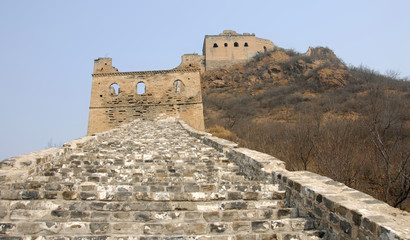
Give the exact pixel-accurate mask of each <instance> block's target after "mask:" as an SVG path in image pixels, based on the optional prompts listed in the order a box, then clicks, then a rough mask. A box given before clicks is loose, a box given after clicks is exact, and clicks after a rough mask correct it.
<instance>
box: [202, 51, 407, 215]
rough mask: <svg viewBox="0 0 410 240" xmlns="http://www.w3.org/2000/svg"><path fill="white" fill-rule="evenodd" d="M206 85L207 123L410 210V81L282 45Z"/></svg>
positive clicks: (290, 163)
mask: <svg viewBox="0 0 410 240" xmlns="http://www.w3.org/2000/svg"><path fill="white" fill-rule="evenodd" d="M202 82H203V83H202V85H203V86H202V91H203V102H204V111H205V121H206V125H207V126H208V127H212V126H215V125H221V126H223V127H224V128H227V129H228V130H230V131H231V132H233V133H234V134H235V135H236V136H237V137H238V141H239V143H240V144H241V145H242V146H244V147H249V148H252V149H256V150H259V151H263V152H266V153H269V154H271V155H274V156H276V157H278V158H280V159H282V160H283V161H285V162H286V163H287V167H288V168H289V169H290V170H309V171H313V172H316V173H319V174H322V175H326V176H328V177H331V178H332V179H334V180H337V181H340V182H343V183H345V184H346V185H348V186H350V187H353V188H355V189H358V190H361V191H363V192H366V193H368V194H370V195H372V196H374V197H376V198H378V199H380V200H383V201H385V202H387V203H389V204H391V205H392V206H395V207H401V208H403V209H407V210H409V192H410V82H408V81H403V80H398V79H397V78H396V76H384V75H381V74H378V73H377V72H375V71H372V70H369V69H367V68H365V67H358V68H355V67H351V68H348V67H346V66H345V65H344V64H343V63H342V62H341V61H340V60H339V59H337V57H336V56H335V55H334V54H333V52H332V51H331V50H329V49H327V48H316V49H312V50H311V51H310V53H309V54H306V55H305V54H298V53H296V52H294V51H291V50H283V49H276V50H274V51H273V52H267V53H263V54H260V55H258V56H256V57H255V59H253V60H252V61H250V62H248V63H246V64H237V65H235V66H233V67H230V68H221V69H218V70H215V71H212V72H206V73H204V75H203V81H202ZM231 140H232V139H231Z"/></svg>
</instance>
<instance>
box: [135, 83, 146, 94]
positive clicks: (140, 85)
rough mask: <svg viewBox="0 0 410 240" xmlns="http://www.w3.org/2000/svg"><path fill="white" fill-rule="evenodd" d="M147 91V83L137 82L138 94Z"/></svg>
mask: <svg viewBox="0 0 410 240" xmlns="http://www.w3.org/2000/svg"><path fill="white" fill-rule="evenodd" d="M144 93H145V83H144V82H139V83H137V95H141V94H144Z"/></svg>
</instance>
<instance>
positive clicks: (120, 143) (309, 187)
mask: <svg viewBox="0 0 410 240" xmlns="http://www.w3.org/2000/svg"><path fill="white" fill-rule="evenodd" d="M220 36H221V37H220V38H215V36H214V37H211V38H210V37H208V38H207V37H206V38H205V39H206V40H205V42H206V43H204V49H205V45H207V44H208V42H207V39H208V40H212V41H214V42H215V43H216V45H217V46H216V47H215V46H214V45H213V44H212V45H210V46H212V48H220V47H222V46H223V44H224V41H226V42H227V49H228V48H229V46H230V45H232V48H233V50H232V51H243V50H237V49H236V48H239V46H243V47H244V48H246V47H250V48H251V47H252V46H253V44H254V42H253V41H251V40H252V39H253V38H255V37H254V36H253V35H250V34H249V35H248V34H244V35H238V34H236V33H235V32H233V31H225V32H224V33H223V34H221V35H220ZM218 39H219V40H220V41H221V42H219V40H218ZM243 39H245V40H243ZM228 40H229V41H231V42H229V41H228ZM216 41H218V42H216ZM241 41H244V42H241ZM255 41H256V40H255ZM265 41H267V40H265ZM265 41H262V40H258V39H257V42H261V43H263V44H261V45H260V46H259V45H258V49H259V50H261V51H263V50H264V49H265V48H270V47H274V45H273V44H272V45H268V44H267V42H265ZM235 43H237V44H235ZM245 43H246V44H245ZM209 44H211V42H209ZM221 44H222V45H221ZM224 51H225V50H224ZM255 51H256V50H255V49H253V50H252V52H255ZM204 52H205V50H204ZM252 54H253V53H251V52H247V53H246V54H242V55H238V57H237V59H236V60H238V61H244V60H246V59H242V57H239V56H244V58H248V57H250V56H251V55H252ZM228 55H229V54H228ZM230 56H234V55H232V54H231V55H230ZM222 58H223V57H221V59H222ZM182 60H183V61H182V63H181V65H180V66H179V67H177V68H176V69H173V70H165V71H150V72H127V73H121V72H118V70H116V69H115V68H114V67H112V64H111V59H107V58H102V59H97V60H96V61H95V68H94V74H93V89H92V94H91V103H90V119H89V129H88V131H89V132H88V133H89V134H88V135H89V136H86V137H83V138H80V139H76V140H74V141H71V142H68V143H66V144H64V145H63V147H61V148H51V149H46V150H42V151H38V152H34V153H30V154H25V155H21V156H18V157H13V158H9V159H6V160H4V161H2V162H0V181H1V185H0V219H1V220H0V239H10V240H11V239H13V240H14V239H53V240H57V239H75V240H80V239H87V240H103V239H118V240H120V239H124V240H125V239H135V240H148V239H151V240H154V239H163V240H165V239H166V240H171V239H231V240H244V239H253V240H262V239H289V240H290V239H383V240H384V239H403V240H404V239H409V236H410V224H409V222H410V215H409V214H408V213H407V212H404V211H401V210H399V209H395V208H392V207H390V206H389V205H387V204H386V203H383V202H381V201H378V200H376V199H374V198H373V197H371V196H369V195H367V194H364V193H361V192H359V191H356V190H354V189H351V188H349V187H347V186H345V185H344V184H341V183H339V182H335V181H333V180H332V179H329V178H327V177H323V176H320V175H317V174H313V173H311V172H307V171H298V172H292V171H287V170H286V169H285V164H284V162H282V161H280V160H279V159H276V158H274V157H272V156H270V155H267V154H264V153H261V152H256V151H253V150H250V149H246V148H240V147H238V145H237V144H236V143H233V142H229V141H227V140H224V139H220V138H217V137H214V136H212V135H211V134H209V133H206V132H203V131H202V130H203V128H204V125H203V113H202V99H201V94H200V84H199V83H200V82H199V73H200V71H202V70H204V68H206V62H207V59H206V56H205V58H204V56H198V55H195V54H192V55H184V56H183V57H182ZM208 60H209V59H208ZM228 62H229V61H228ZM202 63H205V65H204V66H202V65H201V64H202ZM221 64H223V65H225V64H227V61H226V59H223V60H222V61H221ZM210 65H211V66H217V62H215V61H214V60H212V61H211V62H210ZM140 83H143V88H141V87H140V86H139V84H140ZM113 84H117V85H119V86H121V88H120V90H119V89H115V88H114V86H112V85H113ZM142 91H143V92H142ZM193 127H194V128H193Z"/></svg>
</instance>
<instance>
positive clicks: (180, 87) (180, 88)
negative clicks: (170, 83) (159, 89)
mask: <svg viewBox="0 0 410 240" xmlns="http://www.w3.org/2000/svg"><path fill="white" fill-rule="evenodd" d="M183 90H184V84H183V83H182V81H181V80H176V81H175V82H174V92H175V93H181V92H182V91H183Z"/></svg>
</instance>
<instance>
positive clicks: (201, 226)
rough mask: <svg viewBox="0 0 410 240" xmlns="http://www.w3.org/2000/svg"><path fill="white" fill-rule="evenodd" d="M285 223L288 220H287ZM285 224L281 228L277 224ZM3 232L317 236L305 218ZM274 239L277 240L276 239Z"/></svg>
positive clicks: (14, 227) (38, 226) (10, 229)
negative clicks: (311, 230)
mask: <svg viewBox="0 0 410 240" xmlns="http://www.w3.org/2000/svg"><path fill="white" fill-rule="evenodd" d="M285 220H286V221H285ZM281 222H283V224H284V225H285V226H284V227H282V228H279V227H278V225H280V224H282V223H281ZM2 224H3V225H2V226H3V228H2V230H3V233H6V234H7V235H8V236H9V237H11V236H22V235H30V234H36V235H37V236H38V235H41V234H42V233H43V234H46V233H52V234H53V235H71V236H73V235H76V236H78V235H80V236H81V235H94V234H96V235H102V234H108V233H110V234H111V235H114V236H115V235H118V234H127V235H128V236H129V235H131V236H136V237H137V236H138V237H143V236H150V237H154V236H161V237H165V236H172V235H179V236H181V237H188V236H198V235H207V236H234V237H236V236H241V235H251V236H252V235H255V234H285V235H288V236H289V235H292V236H293V237H294V238H296V239H298V237H299V239H303V238H300V237H302V236H305V237H308V236H309V237H311V236H315V234H316V233H314V232H306V231H308V230H310V229H311V228H310V225H312V224H311V223H310V222H309V221H306V220H304V219H297V218H296V219H283V220H263V221H233V222H218V221H196V222H180V221H173V220H169V219H164V220H162V221H156V222H133V221H128V222H127V221H124V222H109V221H103V222H89V221H69V222H51V221H50V222H37V221H29V222H27V221H26V222H24V221H17V222H13V223H2ZM273 239H274V238H273Z"/></svg>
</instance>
